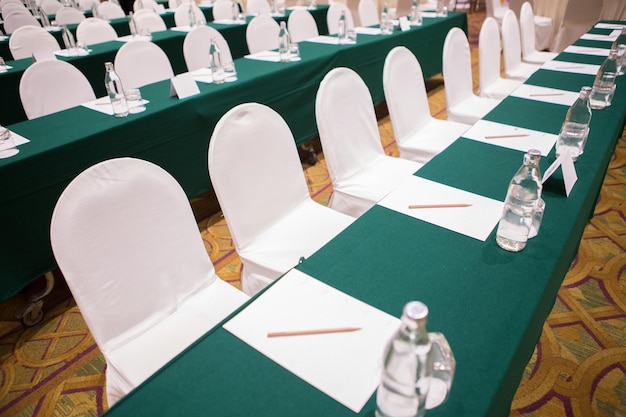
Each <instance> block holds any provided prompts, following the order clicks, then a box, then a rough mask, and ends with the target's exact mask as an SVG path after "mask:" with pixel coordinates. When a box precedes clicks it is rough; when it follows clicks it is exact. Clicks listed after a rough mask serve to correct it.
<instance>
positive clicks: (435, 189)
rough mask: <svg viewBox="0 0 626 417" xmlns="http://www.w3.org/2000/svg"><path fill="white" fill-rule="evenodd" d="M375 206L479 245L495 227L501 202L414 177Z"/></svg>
mask: <svg viewBox="0 0 626 417" xmlns="http://www.w3.org/2000/svg"><path fill="white" fill-rule="evenodd" d="M378 205H379V206H382V207H386V208H388V209H390V210H394V211H397V212H399V213H402V214H406V215H407V216H411V217H414V218H416V219H419V220H422V221H425V222H427V223H430V224H434V225H436V226H439V227H443V228H445V229H448V230H452V231H453V232H456V233H460V234H462V235H465V236H469V237H471V238H474V239H478V240H480V241H483V242H484V241H485V240H487V238H488V237H489V235H490V234H491V231H492V230H493V228H494V227H495V226H496V224H498V221H499V220H500V216H501V215H502V207H503V203H502V202H501V201H498V200H494V199H491V198H487V197H483V196H481V195H478V194H474V193H470V192H468V191H465V190H461V189H458V188H454V187H450V186H448V185H444V184H440V183H438V182H435V181H430V180H427V179H425V178H420V177H416V176H411V177H409V178H407V179H406V180H405V181H404V182H403V183H402V184H400V185H399V186H398V187H396V188H395V189H394V190H393V191H392V192H390V193H389V194H387V196H385V198H383V199H382V200H381V201H379V202H378Z"/></svg>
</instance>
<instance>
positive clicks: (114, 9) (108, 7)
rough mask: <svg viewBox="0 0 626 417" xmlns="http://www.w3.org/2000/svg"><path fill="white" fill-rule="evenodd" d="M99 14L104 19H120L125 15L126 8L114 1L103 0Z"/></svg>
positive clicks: (99, 6)
mask: <svg viewBox="0 0 626 417" xmlns="http://www.w3.org/2000/svg"><path fill="white" fill-rule="evenodd" d="M98 15H99V16H100V18H102V19H118V18H121V17H124V16H125V14H124V9H122V7H121V6H120V5H119V4H115V3H113V2H112V1H103V2H102V3H100V4H99V5H98Z"/></svg>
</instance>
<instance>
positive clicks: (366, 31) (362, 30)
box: [354, 26, 380, 35]
mask: <svg viewBox="0 0 626 417" xmlns="http://www.w3.org/2000/svg"><path fill="white" fill-rule="evenodd" d="M354 30H355V31H356V33H357V34H359V35H380V28H368V27H363V26H359V27H356V28H354Z"/></svg>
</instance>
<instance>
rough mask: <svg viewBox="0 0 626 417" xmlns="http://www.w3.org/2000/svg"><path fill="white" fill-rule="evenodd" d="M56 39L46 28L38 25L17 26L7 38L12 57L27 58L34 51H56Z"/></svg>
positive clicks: (57, 47)
mask: <svg viewBox="0 0 626 417" xmlns="http://www.w3.org/2000/svg"><path fill="white" fill-rule="evenodd" d="M59 49H61V48H60V47H59V43H58V42H57V40H56V39H55V38H54V36H52V35H51V34H50V33H48V31H47V30H45V29H43V28H42V27H39V26H22V27H20V28H17V29H16V30H15V32H13V34H12V35H11V37H10V38H9V50H10V51H11V55H13V59H22V58H28V57H30V56H32V55H33V52H35V51H50V52H54V51H58V50H59Z"/></svg>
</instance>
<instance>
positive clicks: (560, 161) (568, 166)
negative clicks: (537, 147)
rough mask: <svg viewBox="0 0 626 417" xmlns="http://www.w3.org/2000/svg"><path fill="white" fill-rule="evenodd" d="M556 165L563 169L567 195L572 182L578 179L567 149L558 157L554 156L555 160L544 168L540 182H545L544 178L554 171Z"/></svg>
mask: <svg viewBox="0 0 626 417" xmlns="http://www.w3.org/2000/svg"><path fill="white" fill-rule="evenodd" d="M558 167H561V170H562V171H563V182H564V183H565V194H566V195H567V196H568V197H569V193H570V192H571V191H572V188H574V184H576V181H578V175H576V168H575V167H574V161H573V160H572V155H570V153H569V151H565V153H562V154H561V155H560V156H559V157H558V158H556V161H554V162H553V163H552V165H550V166H549V167H548V169H546V172H545V173H544V175H543V180H542V183H545V182H546V180H547V179H548V178H550V177H551V176H552V174H554V171H556V170H557V168H558Z"/></svg>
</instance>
